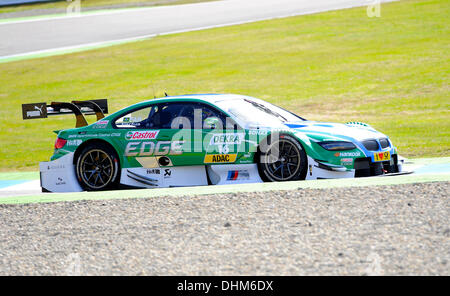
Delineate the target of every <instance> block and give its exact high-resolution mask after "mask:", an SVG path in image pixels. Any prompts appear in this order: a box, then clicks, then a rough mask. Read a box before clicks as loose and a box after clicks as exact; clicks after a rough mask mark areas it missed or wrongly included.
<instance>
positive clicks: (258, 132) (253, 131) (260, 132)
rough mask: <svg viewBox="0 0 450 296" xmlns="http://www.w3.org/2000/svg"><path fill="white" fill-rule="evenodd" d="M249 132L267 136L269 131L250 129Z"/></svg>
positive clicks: (253, 134)
mask: <svg viewBox="0 0 450 296" xmlns="http://www.w3.org/2000/svg"><path fill="white" fill-rule="evenodd" d="M248 134H249V135H252V136H255V135H257V136H265V135H267V131H266V130H249V131H248Z"/></svg>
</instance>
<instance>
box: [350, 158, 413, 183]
mask: <svg viewBox="0 0 450 296" xmlns="http://www.w3.org/2000/svg"><path fill="white" fill-rule="evenodd" d="M403 161H404V160H403V159H399V157H398V155H397V154H392V156H391V159H390V160H388V161H380V162H374V161H373V160H372V158H371V157H365V158H357V159H355V164H354V167H355V178H358V177H371V176H380V175H384V174H394V173H399V172H401V171H402V167H403Z"/></svg>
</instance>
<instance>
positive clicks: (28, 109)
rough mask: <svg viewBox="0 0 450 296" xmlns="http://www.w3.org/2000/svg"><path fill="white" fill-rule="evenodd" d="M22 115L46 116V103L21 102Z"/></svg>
mask: <svg viewBox="0 0 450 296" xmlns="http://www.w3.org/2000/svg"><path fill="white" fill-rule="evenodd" d="M22 117H23V119H33V118H46V117H47V104H46V103H35V104H22Z"/></svg>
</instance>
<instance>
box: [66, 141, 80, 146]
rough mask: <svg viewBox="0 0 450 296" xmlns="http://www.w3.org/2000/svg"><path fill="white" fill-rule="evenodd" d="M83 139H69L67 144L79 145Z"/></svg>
mask: <svg viewBox="0 0 450 296" xmlns="http://www.w3.org/2000/svg"><path fill="white" fill-rule="evenodd" d="M82 142H83V141H82V140H69V141H67V144H66V145H67V146H79V145H80V144H81V143H82Z"/></svg>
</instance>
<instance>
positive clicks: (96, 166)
mask: <svg viewBox="0 0 450 296" xmlns="http://www.w3.org/2000/svg"><path fill="white" fill-rule="evenodd" d="M113 174H114V167H113V160H112V159H111V157H110V156H109V155H108V154H107V153H105V152H104V151H102V150H98V149H94V150H90V151H89V152H88V153H86V154H85V155H84V156H83V157H82V158H81V161H80V176H81V178H82V179H83V182H84V183H85V184H86V185H88V186H89V187H91V188H92V189H102V188H104V187H105V186H107V185H108V184H109V183H110V182H111V179H112V178H113Z"/></svg>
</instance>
